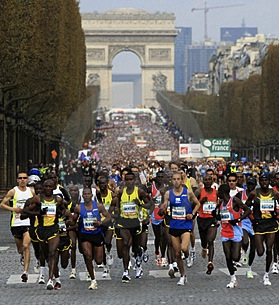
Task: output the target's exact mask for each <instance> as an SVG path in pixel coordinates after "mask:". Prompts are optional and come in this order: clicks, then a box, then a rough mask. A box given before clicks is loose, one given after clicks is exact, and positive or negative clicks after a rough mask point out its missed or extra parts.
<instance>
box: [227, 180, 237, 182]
mask: <svg viewBox="0 0 279 305" xmlns="http://www.w3.org/2000/svg"><path fill="white" fill-rule="evenodd" d="M228 181H229V182H236V180H228Z"/></svg>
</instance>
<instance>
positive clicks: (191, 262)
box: [186, 255, 194, 268]
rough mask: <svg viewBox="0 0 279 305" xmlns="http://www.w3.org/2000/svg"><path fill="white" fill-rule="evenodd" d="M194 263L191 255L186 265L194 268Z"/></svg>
mask: <svg viewBox="0 0 279 305" xmlns="http://www.w3.org/2000/svg"><path fill="white" fill-rule="evenodd" d="M193 263H194V261H193V258H192V256H191V255H189V256H188V257H187V258H186V265H187V267H188V268H191V267H192V266H193Z"/></svg>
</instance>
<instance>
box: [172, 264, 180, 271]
mask: <svg viewBox="0 0 279 305" xmlns="http://www.w3.org/2000/svg"><path fill="white" fill-rule="evenodd" d="M173 270H174V272H178V271H179V270H178V266H177V262H174V263H173Z"/></svg>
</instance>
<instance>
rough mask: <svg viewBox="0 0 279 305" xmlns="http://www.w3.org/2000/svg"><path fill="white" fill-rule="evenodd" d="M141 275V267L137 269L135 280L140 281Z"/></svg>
mask: <svg viewBox="0 0 279 305" xmlns="http://www.w3.org/2000/svg"><path fill="white" fill-rule="evenodd" d="M142 274H143V271H142V268H141V267H137V269H136V275H135V278H136V279H140V278H141V276H142Z"/></svg>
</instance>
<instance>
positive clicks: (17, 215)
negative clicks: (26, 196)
mask: <svg viewBox="0 0 279 305" xmlns="http://www.w3.org/2000/svg"><path fill="white" fill-rule="evenodd" d="M24 204H25V200H22V201H17V202H16V208H20V209H23V208H24ZM15 218H17V219H20V213H16V214H15Z"/></svg>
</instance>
